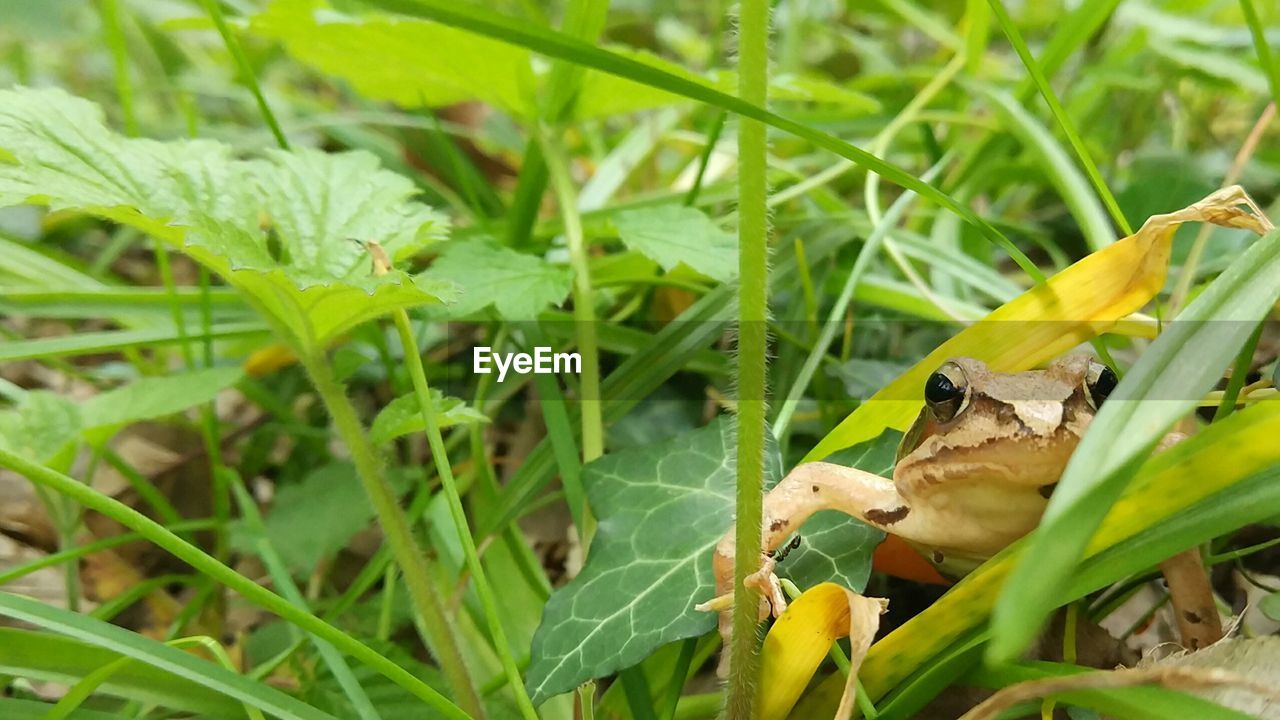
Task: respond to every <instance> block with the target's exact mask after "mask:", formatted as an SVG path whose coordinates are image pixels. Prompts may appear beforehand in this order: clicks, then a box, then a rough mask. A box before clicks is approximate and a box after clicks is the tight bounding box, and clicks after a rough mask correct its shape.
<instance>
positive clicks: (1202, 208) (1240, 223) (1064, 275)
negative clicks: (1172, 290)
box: [804, 185, 1263, 462]
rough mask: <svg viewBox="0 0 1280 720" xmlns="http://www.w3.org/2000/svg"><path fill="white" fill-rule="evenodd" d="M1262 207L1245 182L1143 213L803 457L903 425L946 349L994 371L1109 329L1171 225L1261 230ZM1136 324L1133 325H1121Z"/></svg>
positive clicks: (970, 331)
mask: <svg viewBox="0 0 1280 720" xmlns="http://www.w3.org/2000/svg"><path fill="white" fill-rule="evenodd" d="M1242 204H1243V205H1247V206H1248V207H1249V208H1250V209H1252V210H1254V211H1255V212H1256V215H1254V214H1251V213H1249V212H1247V211H1245V210H1244V209H1242V208H1241V207H1240V205H1242ZM1261 215H1262V213H1261V211H1259V210H1257V207H1256V206H1255V205H1254V204H1253V201H1252V200H1250V199H1249V197H1248V195H1246V194H1245V192H1244V190H1243V189H1241V188H1240V187H1239V186H1234V185H1233V186H1232V187H1229V188H1225V189H1223V190H1219V191H1218V192H1215V193H1213V194H1212V195H1210V196H1208V197H1206V198H1205V199H1204V200H1201V201H1200V202H1198V203H1195V204H1193V205H1190V206H1188V207H1186V208H1183V209H1182V210H1179V211H1177V212H1172V213H1168V214H1166V215H1155V216H1152V217H1151V218H1150V219H1148V220H1147V222H1146V223H1144V224H1143V226H1142V228H1140V229H1139V230H1138V232H1136V233H1134V234H1133V235H1130V236H1129V237H1127V238H1124V239H1123V240H1120V241H1119V242H1116V243H1115V244H1113V245H1111V246H1109V247H1106V248H1103V249H1102V250H1099V251H1098V252H1095V253H1092V254H1090V255H1088V256H1087V257H1085V258H1083V259H1082V260H1080V261H1079V262H1077V263H1075V264H1074V265H1072V266H1071V267H1068V268H1066V269H1065V270H1063V271H1062V272H1060V273H1058V274H1056V275H1054V276H1053V277H1051V278H1049V279H1048V280H1047V281H1046V282H1045V283H1044V284H1042V285H1037V286H1035V287H1033V288H1031V289H1030V290H1028V291H1026V292H1025V293H1023V294H1022V295H1019V296H1018V297H1016V298H1014V299H1013V300H1010V301H1009V302H1007V303H1005V304H1004V305H1001V306H1000V307H998V308H996V309H995V310H993V311H991V313H990V314H989V315H987V316H986V317H985V318H983V319H982V320H981V321H979V322H978V323H976V324H974V325H973V326H971V327H968V328H966V329H964V330H963V331H961V332H960V333H959V334H957V335H956V336H955V337H953V338H951V339H950V340H948V341H947V342H945V343H943V344H942V345H940V346H938V348H937V349H936V350H934V351H933V352H932V353H930V354H929V356H928V357H926V358H925V359H923V360H921V361H920V362H919V363H917V364H916V365H915V366H913V367H912V368H911V369H910V370H908V371H906V372H905V373H903V374H902V375H900V376H899V377H898V378H897V379H896V380H894V381H893V382H891V383H889V384H888V385H886V386H885V387H884V388H882V389H881V390H880V391H879V392H877V393H876V394H875V395H873V396H872V397H871V398H870V399H869V400H867V402H865V403H863V404H862V405H861V406H859V407H858V409H857V410H855V411H854V412H853V413H851V414H850V415H849V416H848V417H847V418H845V419H844V421H843V422H841V423H840V424H839V425H838V426H836V428H835V429H833V430H832V431H831V432H830V433H828V434H827V436H826V437H825V438H823V440H822V442H820V443H818V444H817V446H815V447H814V448H813V450H812V451H810V452H809V454H808V455H806V456H805V458H804V461H805V462H808V461H811V460H821V459H822V458H825V457H827V456H829V455H831V454H832V453H835V452H837V451H839V450H843V449H844V448H847V447H850V446H853V445H856V444H858V443H860V442H864V441H866V440H870V439H872V438H874V437H876V436H878V435H879V434H880V433H881V432H883V431H884V430H885V429H886V428H894V429H897V430H902V431H905V430H906V429H907V428H908V427H909V426H910V425H911V422H912V421H913V420H914V419H915V416H916V414H917V413H919V411H920V405H921V403H922V402H923V387H924V381H925V379H926V378H927V377H928V376H929V374H930V373H932V372H933V371H934V370H935V369H937V367H938V366H939V365H941V364H942V363H943V362H944V361H946V360H947V359H948V358H952V357H957V356H967V357H974V358H978V359H980V360H983V361H985V362H986V363H987V364H988V365H989V366H991V368H992V369H993V370H999V371H1003V372H1012V371H1017V370H1025V369H1027V368H1032V367H1035V366H1037V365H1040V364H1042V363H1045V362H1047V361H1049V360H1052V359H1053V358H1055V357H1057V356H1059V355H1061V354H1063V353H1064V352H1066V351H1068V350H1070V349H1071V348H1074V347H1076V346H1077V345H1079V344H1081V343H1083V342H1087V341H1089V340H1091V339H1093V338H1095V337H1097V336H1098V335H1101V334H1102V333H1105V332H1111V331H1114V330H1116V326H1117V324H1118V323H1119V322H1120V321H1122V320H1123V319H1124V318H1125V317H1126V316H1128V315H1129V314H1131V313H1134V312H1136V311H1137V310H1139V309H1140V308H1141V307H1142V306H1143V305H1145V304H1147V302H1149V301H1150V300H1151V299H1152V298H1153V297H1155V295H1156V293H1157V292H1159V291H1160V288H1162V287H1164V283H1165V278H1166V276H1167V275H1168V269H1169V251H1170V246H1171V244H1172V239H1173V234H1174V232H1175V231H1176V230H1177V229H1178V227H1180V226H1181V225H1182V223H1184V222H1207V223H1212V224H1214V225H1221V226H1224V227H1238V228H1248V229H1251V230H1254V231H1255V232H1258V233H1259V234H1261V232H1262V231H1263V228H1262V225H1261V221H1260V220H1259V216H1261ZM1140 332H1141V329H1140V328H1132V329H1128V331H1127V333H1126V334H1139V333H1140Z"/></svg>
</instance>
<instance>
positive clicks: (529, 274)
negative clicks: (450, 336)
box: [422, 240, 573, 320]
mask: <svg viewBox="0 0 1280 720" xmlns="http://www.w3.org/2000/svg"><path fill="white" fill-rule="evenodd" d="M422 275H423V277H425V278H430V279H434V280H436V281H438V282H441V283H445V282H452V283H454V284H456V285H457V286H459V287H460V288H461V293H460V295H459V297H458V299H457V302H455V303H454V304H453V305H451V306H450V307H449V314H450V315H451V316H454V317H460V316H463V315H469V314H471V313H473V312H476V311H478V310H483V309H484V308H486V307H489V306H490V305H492V306H493V307H494V309H495V310H497V311H498V314H499V315H501V316H502V317H503V318H504V319H507V320H531V319H533V318H535V317H537V314H538V313H539V312H541V311H542V310H544V309H546V308H547V306H549V305H559V304H560V303H561V302H563V301H564V299H565V297H567V296H568V295H569V289H570V286H571V284H572V282H573V274H572V272H571V271H570V270H569V268H567V267H558V266H555V265H552V264H550V263H548V262H547V261H545V260H543V259H541V258H538V257H534V256H533V255H526V254H525V253H520V252H516V251H515V250H512V249H510V248H505V247H501V246H499V245H498V244H497V243H494V242H492V241H490V240H469V241H467V242H454V243H450V244H449V245H448V246H447V247H446V248H445V249H444V251H443V252H442V253H441V254H440V257H438V258H436V261H435V262H434V263H432V264H431V267H430V268H428V269H427V271H426V272H424V273H423V274H422Z"/></svg>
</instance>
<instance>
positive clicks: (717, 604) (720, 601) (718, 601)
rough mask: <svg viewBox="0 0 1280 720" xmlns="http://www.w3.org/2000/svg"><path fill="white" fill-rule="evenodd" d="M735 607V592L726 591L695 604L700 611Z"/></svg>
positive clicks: (720, 610)
mask: <svg viewBox="0 0 1280 720" xmlns="http://www.w3.org/2000/svg"><path fill="white" fill-rule="evenodd" d="M731 608H733V593H725V594H724V595H717V596H715V597H713V598H711V599H710V600H708V601H706V602H700V603H698V604H697V605H694V606H693V609H694V610H697V611H698V612H725V611H727V610H729V609H731Z"/></svg>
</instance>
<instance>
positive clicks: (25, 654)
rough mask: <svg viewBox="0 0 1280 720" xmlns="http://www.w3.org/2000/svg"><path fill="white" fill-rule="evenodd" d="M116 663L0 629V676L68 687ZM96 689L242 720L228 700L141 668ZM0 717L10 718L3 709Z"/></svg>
mask: <svg viewBox="0 0 1280 720" xmlns="http://www.w3.org/2000/svg"><path fill="white" fill-rule="evenodd" d="M120 657H121V655H120V654H119V653H117V652H114V651H111V650H106V649H104V648H102V647H99V646H98V645H94V644H88V643H85V642H82V641H80V640H76V639H73V638H70V637H65V636H62V635H54V634H51V633H47V632H37V631H34V630H21V629H18V628H0V673H4V674H5V675H13V676H18V677H24V678H28V679H31V680H41V681H45V682H56V683H63V684H72V683H75V682H77V681H78V680H80V679H81V678H83V677H85V676H87V675H89V674H90V673H92V672H93V671H95V670H97V669H98V668H100V667H102V666H104V665H106V664H108V663H111V662H113V661H115V660H118V659H120ZM99 689H100V691H101V692H102V693H103V694H105V695H111V696H113V697H120V698H124V699H127V700H133V701H137V702H140V703H145V704H148V705H159V706H161V707H166V708H170V709H172V710H179V711H183V712H189V713H194V714H196V715H198V716H200V717H207V718H241V717H244V707H243V705H241V704H240V703H239V702H236V701H235V700H233V699H232V698H230V697H228V696H227V695H225V694H223V693H221V692H218V691H216V690H212V689H210V688H209V687H207V686H205V685H204V684H201V683H197V682H193V681H191V680H188V679H186V678H183V677H180V676H178V675H175V674H173V673H169V672H165V671H163V670H158V669H156V668H155V667H152V666H151V665H147V664H143V663H131V664H130V665H128V666H127V667H124V668H122V669H121V670H119V671H118V672H116V673H114V674H113V675H112V676H111V678H110V679H108V680H107V681H106V682H104V683H103V684H102V685H101V686H100V688H99ZM40 707H41V708H43V710H42V711H41V715H43V713H44V712H47V711H48V709H49V706H48V705H46V704H43V703H42V704H41V705H40ZM0 717H5V718H8V717H10V715H8V714H7V713H6V712H5V709H4V706H3V705H2V704H0ZM72 717H76V715H72Z"/></svg>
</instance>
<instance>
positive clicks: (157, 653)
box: [0, 593, 333, 720]
mask: <svg viewBox="0 0 1280 720" xmlns="http://www.w3.org/2000/svg"><path fill="white" fill-rule="evenodd" d="M0 614H2V615H4V616H6V617H10V618H13V619H15V620H22V621H24V622H29V623H32V624H33V625H37V626H39V627H42V628H45V629H46V630H51V631H53V632H57V633H60V634H63V635H67V636H70V637H72V638H75V639H77V640H80V641H83V642H86V643H89V644H90V645H96V646H98V647H102V648H106V649H108V650H113V651H115V652H118V653H120V654H121V655H124V656H126V657H129V658H132V659H133V660H136V661H137V662H140V663H145V664H147V665H150V666H152V667H155V668H159V669H161V670H164V671H166V672H170V673H173V674H174V675H177V676H178V677H181V678H184V679H186V680H189V681H191V682H193V683H196V684H197V685H201V686H204V687H208V688H210V689H213V690H217V691H218V692H220V693H222V694H224V695H226V696H227V697H231V698H235V699H236V700H238V701H240V702H243V703H245V704H248V705H252V706H253V707H256V708H259V709H260V710H263V711H265V712H269V713H271V714H272V715H275V716H276V717H279V718H289V719H290V720H333V716H332V715H330V714H328V713H325V712H321V711H320V710H317V709H316V708H313V707H311V706H310V705H307V704H305V703H303V702H302V701H300V700H298V699H296V698H292V697H290V696H288V695H285V694H284V693H282V692H280V691H279V690H276V689H275V688H272V687H270V686H268V685H265V684H263V683H259V682H255V681H253V680H250V679H249V678H247V677H245V676H243V675H238V674H236V673H233V672H231V671H229V670H226V669H224V668H221V667H219V666H217V665H215V664H213V663H210V662H208V661H205V660H201V659H199V658H197V657H195V656H193V655H190V654H188V653H185V652H182V651H181V650H178V649H176V648H172V647H169V646H168V645H165V644H164V643H160V642H157V641H155V640H152V639H150V638H147V637H143V636H142V635H139V634H137V633H134V632H131V631H129V630H126V629H124V628H122V627H116V626H115V625H111V624H109V623H105V622H102V621H100V620H94V619H92V618H89V617H86V616H84V615H80V614H77V613H73V612H68V611H66V610H62V609H59V608H55V607H51V606H49V605H45V604H43V603H40V602H38V601H36V600H32V599H31V598H26V597H22V596H21V595H14V594H12V593H0Z"/></svg>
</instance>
